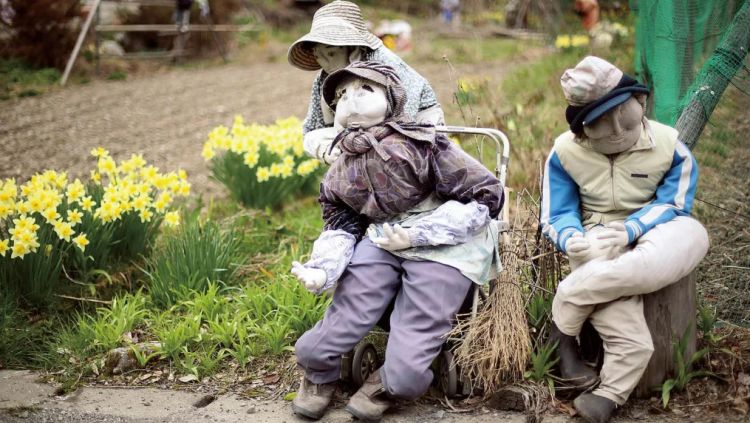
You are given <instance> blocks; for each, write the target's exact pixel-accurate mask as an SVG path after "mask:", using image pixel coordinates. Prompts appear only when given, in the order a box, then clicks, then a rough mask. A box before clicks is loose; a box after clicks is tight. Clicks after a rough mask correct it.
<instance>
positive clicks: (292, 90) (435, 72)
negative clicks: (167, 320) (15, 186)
mask: <svg viewBox="0 0 750 423" xmlns="http://www.w3.org/2000/svg"><path fill="white" fill-rule="evenodd" d="M509 66H510V65H509V64H500V63H498V64H472V65H463V66H461V65H459V66H456V69H455V72H449V68H448V66H447V65H446V64H442V63H426V64H424V65H422V66H415V67H416V68H417V69H418V71H420V72H421V73H422V74H423V75H424V76H425V77H427V78H428V79H429V80H430V81H431V83H432V85H433V86H434V87H435V90H436V92H437V94H438V97H439V99H440V100H441V102H442V103H443V104H444V106H450V104H451V95H452V92H453V87H455V78H457V77H458V76H460V75H461V74H464V73H469V74H476V73H486V74H490V75H491V76H492V78H499V77H501V75H502V74H504V73H505V72H506V70H507V68H508V67H509ZM313 78H314V73H313V72H304V71H300V70H298V69H296V68H293V67H292V66H290V65H289V64H287V63H286V61H280V62H277V63H258V64H254V65H249V66H248V65H242V66H241V65H227V66H220V67H213V68H208V69H191V70H186V69H175V70H171V71H168V72H163V73H157V74H152V75H148V76H143V77H138V78H134V79H131V80H127V81H95V82H93V83H91V84H89V85H85V86H74V87H69V88H66V89H59V90H56V91H53V92H51V93H49V94H46V95H44V96H40V97H33V98H23V99H14V100H9V101H6V102H0V178H7V177H11V178H13V177H15V178H19V179H21V180H23V179H26V178H28V177H30V176H31V175H33V174H34V173H36V172H39V171H43V170H45V169H56V170H68V171H69V173H70V174H71V175H74V176H81V175H84V174H85V173H86V172H88V169H91V167H92V164H93V159H92V158H91V157H90V156H89V151H90V150H91V149H92V148H93V147H98V146H102V147H104V148H106V149H108V150H109V151H110V153H111V154H112V155H113V157H115V159H117V160H120V159H124V158H127V157H129V156H130V154H131V153H142V154H143V155H144V157H145V158H146V160H148V161H149V162H151V163H153V164H155V165H156V166H158V167H160V168H161V169H162V170H163V171H166V170H175V169H176V168H178V167H180V168H183V169H185V170H186V171H187V172H188V175H189V178H190V181H191V183H192V184H193V188H194V191H195V192H197V193H204V194H205V193H207V192H217V186H216V184H215V183H213V182H212V181H211V180H210V179H209V171H208V168H207V166H206V164H205V162H204V160H203V158H202V157H201V155H200V153H201V146H202V144H203V142H204V141H205V137H206V134H207V133H208V132H209V131H210V130H211V129H212V128H214V127H215V126H217V125H219V124H225V125H230V124H231V122H232V119H233V117H234V116H235V115H238V114H240V115H242V116H243V117H244V118H245V119H246V121H250V122H258V123H271V122H273V121H274V120H275V119H277V118H285V117H288V116H292V115H294V116H298V117H300V119H301V118H303V117H304V116H305V114H306V112H307V106H308V101H309V95H310V86H311V83H312V79H313ZM452 79H453V81H454V82H452Z"/></svg>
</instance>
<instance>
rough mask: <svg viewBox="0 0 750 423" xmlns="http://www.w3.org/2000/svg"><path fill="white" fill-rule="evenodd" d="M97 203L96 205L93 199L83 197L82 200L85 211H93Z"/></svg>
mask: <svg viewBox="0 0 750 423" xmlns="http://www.w3.org/2000/svg"><path fill="white" fill-rule="evenodd" d="M95 204H96V203H94V200H93V199H92V198H91V197H83V199H82V200H81V208H82V209H83V210H85V211H89V212H90V211H91V208H92V207H94V205H95Z"/></svg>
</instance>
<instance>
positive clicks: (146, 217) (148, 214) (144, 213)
mask: <svg viewBox="0 0 750 423" xmlns="http://www.w3.org/2000/svg"><path fill="white" fill-rule="evenodd" d="M153 216H154V213H153V212H152V211H151V210H148V209H144V210H141V212H140V213H138V217H140V219H141V222H142V223H146V222H150V221H151V218H152V217H153Z"/></svg>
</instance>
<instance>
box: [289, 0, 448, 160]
mask: <svg viewBox="0 0 750 423" xmlns="http://www.w3.org/2000/svg"><path fill="white" fill-rule="evenodd" d="M287 58H288V60H289V63H290V64H292V65H293V66H295V67H297V68H299V69H302V70H307V71H319V72H318V75H317V76H316V77H315V80H314V81H313V85H312V94H311V99H310V106H309V109H308V112H307V117H306V118H305V121H304V123H303V125H302V132H303V134H304V136H305V137H304V146H305V151H306V152H307V153H308V154H309V155H310V156H312V157H314V158H317V159H320V160H322V161H323V162H325V163H327V164H330V163H331V162H332V161H333V160H335V159H336V157H338V155H339V154H340V153H341V151H340V150H339V149H337V148H336V149H330V148H329V147H330V146H331V143H332V141H333V137H334V136H335V135H336V133H337V132H338V131H336V130H334V129H333V128H332V126H333V121H334V119H333V109H332V108H331V105H330V104H327V103H326V102H325V100H324V99H323V96H322V87H323V81H325V79H326V77H327V76H328V75H330V74H331V73H333V72H335V71H337V70H339V69H341V68H344V67H346V66H347V65H348V64H350V63H353V62H356V61H375V62H380V63H382V64H386V65H389V66H390V67H392V68H393V69H394V71H395V72H396V74H397V75H398V77H399V78H400V79H401V81H402V82H403V87H404V89H405V92H406V99H405V103H404V114H405V115H406V116H408V117H409V119H410V120H416V121H417V122H424V123H431V124H433V125H442V124H444V117H443V109H442V108H441V107H440V104H438V101H437V97H436V96H435V92H434V91H433V90H432V87H430V84H429V83H428V82H427V80H426V79H425V78H423V77H422V76H421V75H420V74H418V73H417V72H416V71H415V70H414V69H412V68H411V67H410V66H409V65H407V64H406V63H405V62H404V61H403V60H401V58H400V57H398V56H397V55H396V54H395V53H393V52H392V51H390V50H389V49H388V48H387V47H385V46H384V45H383V42H382V41H381V40H380V39H379V38H378V37H377V36H375V35H374V34H372V33H371V32H369V31H368V30H367V28H366V25H365V21H364V19H362V13H361V11H360V10H359V6H357V5H356V4H355V3H352V2H349V1H340V0H336V1H333V2H331V3H329V4H327V5H325V6H323V7H321V8H320V9H318V11H317V12H315V16H314V17H313V21H312V27H311V28H310V32H309V33H308V34H306V35H304V36H303V37H302V38H300V39H299V40H297V41H295V42H294V43H293V44H292V46H291V47H290V48H289V53H288V56H287Z"/></svg>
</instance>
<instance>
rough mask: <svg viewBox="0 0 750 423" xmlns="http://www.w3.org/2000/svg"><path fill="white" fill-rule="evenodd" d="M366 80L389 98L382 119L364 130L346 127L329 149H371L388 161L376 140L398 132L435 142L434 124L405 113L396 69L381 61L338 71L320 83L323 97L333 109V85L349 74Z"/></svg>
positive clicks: (334, 93)
mask: <svg viewBox="0 0 750 423" xmlns="http://www.w3.org/2000/svg"><path fill="white" fill-rule="evenodd" d="M350 76H354V77H357V78H362V79H366V80H368V81H372V82H374V83H376V84H380V85H382V86H383V87H385V96H386V100H387V101H388V115H387V116H386V117H385V120H384V121H383V122H382V123H380V124H378V125H375V126H372V127H370V128H367V129H360V128H346V129H345V130H344V131H342V132H341V133H340V134H339V135H338V136H337V137H336V139H334V141H333V143H332V144H331V146H330V147H329V148H331V149H332V148H333V147H334V146H337V145H338V146H339V147H340V148H341V150H342V151H343V152H344V153H347V154H354V155H357V154H364V153H366V152H368V151H369V150H370V149H372V148H374V149H375V151H377V153H378V155H380V157H381V158H382V159H383V160H385V161H387V160H389V159H390V155H389V154H388V153H386V152H385V151H384V150H383V149H382V148H381V147H380V145H379V141H380V140H382V139H383V138H385V137H387V136H388V135H390V134H392V133H394V132H399V133H401V134H403V135H404V136H407V137H409V138H411V139H414V140H418V141H423V142H434V141H435V127H434V126H432V125H424V124H419V123H416V122H414V121H413V120H412V119H410V118H409V117H408V116H407V115H406V114H405V113H404V106H405V105H406V90H405V89H404V86H403V85H401V79H400V78H399V77H398V75H397V74H396V71H395V70H394V69H393V68H392V67H390V66H388V65H385V64H383V63H380V62H375V61H365V62H354V63H351V64H350V65H349V66H347V67H345V68H344V69H340V70H337V71H336V72H333V73H332V74H331V75H329V76H328V78H326V80H325V82H323V98H324V99H325V101H326V103H328V104H331V105H332V106H333V107H334V108H335V102H336V100H337V99H336V88H338V86H339V85H340V84H341V83H342V82H343V81H344V80H345V79H346V78H348V77H350Z"/></svg>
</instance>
